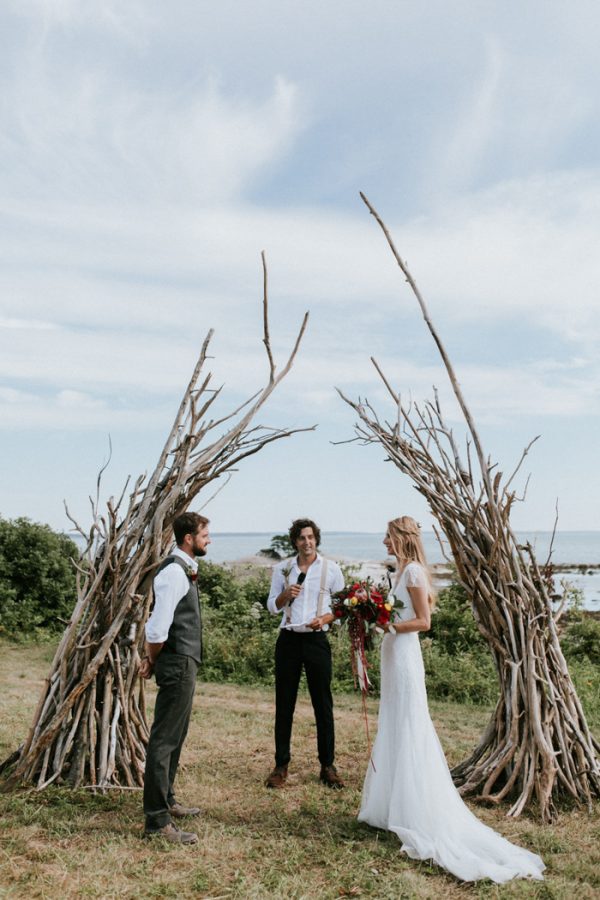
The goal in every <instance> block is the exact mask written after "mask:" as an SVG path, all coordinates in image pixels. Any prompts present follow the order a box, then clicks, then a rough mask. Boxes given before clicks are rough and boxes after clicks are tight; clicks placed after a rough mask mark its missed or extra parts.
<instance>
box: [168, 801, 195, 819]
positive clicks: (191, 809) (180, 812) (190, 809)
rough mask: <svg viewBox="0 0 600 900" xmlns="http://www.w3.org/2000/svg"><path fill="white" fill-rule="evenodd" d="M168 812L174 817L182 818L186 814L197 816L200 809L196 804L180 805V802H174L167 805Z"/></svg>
mask: <svg viewBox="0 0 600 900" xmlns="http://www.w3.org/2000/svg"><path fill="white" fill-rule="evenodd" d="M169 812H170V813H171V815H172V816H173V818H174V819H184V818H186V816H199V815H200V809H199V808H198V807H197V806H182V805H181V803H174V804H173V806H170V807H169Z"/></svg>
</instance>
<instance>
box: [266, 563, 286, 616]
mask: <svg viewBox="0 0 600 900" xmlns="http://www.w3.org/2000/svg"><path fill="white" fill-rule="evenodd" d="M284 587H285V578H284V575H283V572H282V571H281V569H280V568H279V567H278V566H275V568H274V569H273V575H272V576H271V590H270V592H269V599H268V600H267V609H268V610H269V612H270V613H271V615H272V616H276V615H278V614H279V613H281V610H280V609H277V605H276V603H275V601H276V600H277V598H278V597H279V595H280V593H281V592H282V590H283V589H284Z"/></svg>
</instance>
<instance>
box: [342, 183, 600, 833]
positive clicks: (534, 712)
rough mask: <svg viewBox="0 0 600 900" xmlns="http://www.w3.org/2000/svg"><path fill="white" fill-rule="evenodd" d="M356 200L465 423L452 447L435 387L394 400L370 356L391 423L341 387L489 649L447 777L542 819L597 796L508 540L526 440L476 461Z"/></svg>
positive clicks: (528, 563) (575, 714)
mask: <svg viewBox="0 0 600 900" xmlns="http://www.w3.org/2000/svg"><path fill="white" fill-rule="evenodd" d="M361 196H363V195H361ZM363 200H364V202H365V203H366V205H367V207H368V208H369V210H370V212H371V214H372V215H373V216H374V217H375V219H376V220H377V222H378V224H379V225H380V227H381V228H382V230H383V232H384V234H385V236H386V238H387V240H388V243H389V245H390V248H391V250H392V253H393V254H394V257H395V259H396V261H397V263H398V265H399V266H400V269H401V270H402V273H403V274H404V276H405V278H406V281H407V282H408V284H409V285H410V287H411V289H412V291H413V293H414V295H415V297H416V299H417V301H418V303H419V305H420V308H421V312H422V314H423V317H424V319H425V321H426V323H427V326H428V328H429V330H430V332H431V335H432V337H433V339H434V341H435V343H436V345H437V347H438V350H439V352H440V354H441V357H442V360H443V362H444V365H445V368H446V371H447V373H448V376H449V378H450V382H451V384H452V388H453V391H454V394H455V396H456V399H457V401H458V403H459V406H460V409H461V410H462V414H463V416H464V420H465V423H466V428H467V439H466V446H465V448H464V451H461V450H459V447H458V444H457V441H456V439H455V436H454V434H453V431H452V428H450V427H449V425H448V424H447V422H446V421H445V420H444V417H443V415H442V411H441V408H440V403H439V399H438V396H437V393H436V394H435V395H434V399H433V400H432V401H430V402H426V403H424V404H422V405H421V406H419V405H418V404H408V405H407V404H405V403H404V402H403V401H402V399H401V397H400V396H399V395H398V393H397V392H396V391H394V390H393V389H392V387H391V385H390V384H389V381H388V379H387V378H386V377H385V375H384V373H383V372H382V370H381V368H380V367H379V366H378V364H377V362H376V361H375V360H373V363H374V365H375V367H376V369H377V371H378V373H379V375H380V377H381V378H382V380H383V382H384V384H385V385H386V388H387V389H388V391H389V394H390V395H391V397H392V399H393V401H394V406H395V415H394V420H393V421H392V422H388V421H381V420H380V419H379V417H378V416H377V414H376V412H375V411H374V409H373V408H372V406H371V405H370V404H369V403H367V402H361V401H360V400H359V401H358V402H353V401H351V400H348V398H346V397H344V396H343V395H342V397H343V399H344V400H346V402H347V403H349V404H350V406H352V408H353V409H354V410H355V412H356V413H357V415H358V417H359V420H360V421H359V424H358V425H357V434H358V436H359V438H360V439H361V440H364V441H366V442H378V443H379V444H381V445H382V446H383V447H384V449H385V451H386V454H387V456H388V458H389V460H391V461H392V462H393V463H394V464H395V465H396V466H397V467H398V468H399V469H400V471H401V472H403V473H404V474H406V475H408V476H409V477H410V478H411V479H412V481H413V483H414V486H415V487H416V489H417V490H418V491H419V492H420V493H421V494H422V495H423V496H424V497H425V498H426V500H427V502H428V504H429V508H430V510H431V512H432V514H433V516H434V517H435V519H436V520H437V522H438V523H439V528H440V529H441V531H442V532H443V535H444V536H445V537H446V539H447V542H448V544H449V546H450V549H451V560H452V562H453V563H454V565H455V566H456V570H457V573H458V578H459V580H460V583H461V584H462V585H463V587H464V588H465V590H466V592H467V594H468V596H469V597H470V599H471V602H472V608H473V613H474V616H475V619H476V622H477V625H478V627H479V630H480V631H481V633H482V635H483V636H484V638H485V639H486V641H487V642H488V644H489V647H490V650H491V652H492V655H493V657H494V661H495V664H496V668H497V671H498V678H499V681H500V698H499V700H498V704H497V706H496V709H495V711H494V713H493V715H492V718H491V720H490V722H489V725H488V727H487V728H486V730H485V732H484V734H483V736H482V738H481V741H480V743H479V745H478V746H477V747H476V749H475V750H474V751H473V753H472V754H471V756H470V757H469V758H468V759H467V760H465V761H464V762H462V763H461V764H460V765H458V766H457V767H456V768H455V769H454V771H453V773H452V774H453V777H454V779H455V781H456V783H457V785H459V786H460V789H461V792H462V793H464V794H471V795H475V796H477V797H478V798H480V799H482V800H485V801H491V802H494V803H498V802H499V801H501V800H504V799H507V800H510V801H511V806H510V809H509V815H513V816H518V815H519V814H520V813H521V812H522V811H523V810H524V809H525V808H526V807H527V806H530V805H532V804H533V803H534V802H537V804H538V805H539V810H540V812H541V815H542V818H543V819H544V820H545V821H548V820H550V819H551V818H552V817H553V815H554V812H555V803H554V801H555V799H556V798H557V797H558V796H559V795H560V794H563V795H564V794H566V795H569V796H571V797H572V798H573V799H574V800H576V801H579V802H583V803H585V804H587V805H591V802H592V798H593V797H598V796H600V762H599V758H598V752H599V751H600V745H599V744H598V741H597V740H596V739H595V738H594V737H593V735H592V734H591V733H590V729H589V727H588V725H587V722H586V718H585V715H584V712H583V710H582V707H581V703H580V701H579V698H578V696H577V693H576V691H575V688H574V685H573V682H572V680H571V677H570V675H569V671H568V668H567V665H566V662H565V659H564V656H563V654H562V651H561V648H560V643H559V639H558V633H557V628H556V614H555V613H554V611H553V606H552V600H551V593H550V592H551V587H550V579H549V578H548V573H547V571H546V570H545V567H540V566H539V565H538V563H537V561H536V558H535V555H534V552H533V549H532V547H531V546H529V545H526V546H521V545H519V542H518V541H517V539H516V537H515V534H514V532H513V531H512V529H511V526H510V512H511V508H512V506H513V503H514V502H515V500H516V499H517V497H516V493H515V490H514V489H513V488H512V485H513V483H514V478H515V475H516V474H517V471H518V470H519V468H520V466H521V464H522V462H523V460H524V458H525V456H526V454H527V452H528V450H529V447H530V446H531V444H530V445H529V446H528V447H527V448H526V449H525V451H524V452H523V455H522V457H521V460H520V462H519V464H518V466H517V468H516V470H515V471H514V472H512V474H510V475H509V476H508V477H506V478H503V475H502V473H501V472H498V471H496V465H495V464H493V463H492V462H491V460H490V458H489V457H486V455H485V454H484V451H483V448H482V445H481V441H480V439H479V435H478V433H477V430H476V428H475V424H474V421H473V418H472V416H471V413H470V412H469V409H468V407H467V405H466V403H465V400H464V397H463V394H462V391H461V389H460V385H459V383H458V381H457V379H456V375H455V373H454V369H453V367H452V364H451V362H450V360H449V358H448V355H447V353H446V351H445V349H444V346H443V344H442V342H441V340H440V338H439V335H438V333H437V331H436V329H435V328H434V326H433V323H432V321H431V319H430V316H429V313H428V310H427V307H426V305H425V302H424V300H423V298H422V296H421V294H420V292H419V289H418V287H417V285H416V284H415V281H414V279H413V277H412V275H411V274H410V272H409V270H408V268H407V266H406V263H405V262H404V261H403V260H402V259H401V257H400V255H399V254H398V252H397V250H396V248H395V246H394V243H393V241H392V239H391V237H390V234H389V231H388V229H387V228H386V226H385V224H384V223H383V221H382V220H381V218H380V217H379V215H378V214H377V212H376V211H375V210H374V209H373V207H372V206H371V204H370V203H369V201H368V200H367V199H366V197H364V196H363ZM532 443H533V442H532ZM438 536H439V537H441V536H440V535H439V533H438ZM440 542H441V543H442V541H440ZM442 545H443V544H442Z"/></svg>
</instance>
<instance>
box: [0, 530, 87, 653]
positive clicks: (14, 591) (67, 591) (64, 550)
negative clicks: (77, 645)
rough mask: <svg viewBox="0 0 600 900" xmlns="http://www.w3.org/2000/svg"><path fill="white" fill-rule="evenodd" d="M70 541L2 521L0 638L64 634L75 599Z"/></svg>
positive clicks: (74, 550)
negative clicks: (53, 633)
mask: <svg viewBox="0 0 600 900" xmlns="http://www.w3.org/2000/svg"><path fill="white" fill-rule="evenodd" d="M78 558H79V551H78V549H77V547H76V545H75V544H74V543H73V541H72V540H70V538H68V537H67V536H66V535H64V534H57V533H56V532H54V531H52V529H51V528H50V527H49V526H48V525H41V524H39V523H36V522H31V521H30V520H29V519H24V518H20V519H14V520H12V521H11V520H9V519H2V518H0V633H3V634H5V635H8V636H9V637H19V636H21V635H24V634H32V633H33V632H35V631H36V630H38V629H47V630H48V631H51V632H57V631H62V630H63V628H64V626H65V623H66V622H67V621H68V618H69V616H70V615H71V611H72V609H73V606H74V604H75V599H76V583H75V569H74V567H73V560H76V559H78Z"/></svg>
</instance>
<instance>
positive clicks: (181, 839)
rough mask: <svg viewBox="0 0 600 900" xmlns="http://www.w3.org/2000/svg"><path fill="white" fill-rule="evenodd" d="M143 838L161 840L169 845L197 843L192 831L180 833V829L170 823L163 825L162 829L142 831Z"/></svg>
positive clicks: (195, 835) (196, 836)
mask: <svg viewBox="0 0 600 900" xmlns="http://www.w3.org/2000/svg"><path fill="white" fill-rule="evenodd" d="M144 837H145V838H162V839H163V840H164V841H169V843H171V844H197V843H198V835H197V834H194V833H193V831H181V829H179V828H177V827H176V826H175V825H173V823H172V822H169V824H168V825H163V827H162V828H157V829H156V830H155V831H144Z"/></svg>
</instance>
